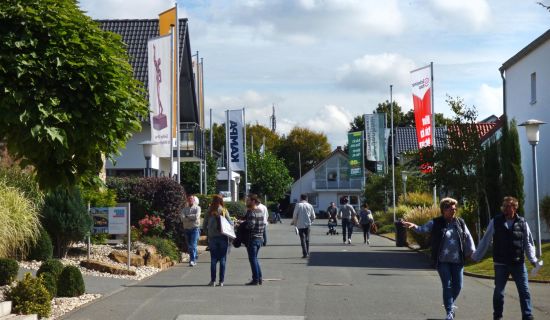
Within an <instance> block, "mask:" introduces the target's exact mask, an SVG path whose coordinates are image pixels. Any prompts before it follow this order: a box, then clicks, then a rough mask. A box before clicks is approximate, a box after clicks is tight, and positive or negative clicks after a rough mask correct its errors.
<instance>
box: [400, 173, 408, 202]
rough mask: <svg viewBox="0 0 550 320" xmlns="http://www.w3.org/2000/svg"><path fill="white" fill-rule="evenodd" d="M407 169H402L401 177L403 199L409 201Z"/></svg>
mask: <svg viewBox="0 0 550 320" xmlns="http://www.w3.org/2000/svg"><path fill="white" fill-rule="evenodd" d="M407 174H408V172H407V171H401V179H402V180H403V200H405V201H407V178H408V176H407Z"/></svg>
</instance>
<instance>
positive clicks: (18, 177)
mask: <svg viewBox="0 0 550 320" xmlns="http://www.w3.org/2000/svg"><path fill="white" fill-rule="evenodd" d="M0 183H4V184H5V185H6V186H8V187H13V188H16V189H17V190H19V191H20V192H21V193H22V194H24V195H25V198H27V199H29V200H30V201H31V203H33V204H34V205H35V206H36V208H37V210H38V212H40V209H41V208H42V205H43V204H44V194H43V193H42V192H41V191H40V189H39V188H38V184H37V183H36V180H35V179H34V177H33V176H32V175H31V174H29V173H27V172H25V171H22V170H21V169H19V168H18V167H17V166H12V167H7V168H5V167H0Z"/></svg>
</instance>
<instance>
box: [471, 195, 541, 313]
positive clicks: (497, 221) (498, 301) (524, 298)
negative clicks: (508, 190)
mask: <svg viewBox="0 0 550 320" xmlns="http://www.w3.org/2000/svg"><path fill="white" fill-rule="evenodd" d="M501 210H502V212H503V214H500V215H497V216H495V217H494V218H493V219H491V221H490V222H489V225H488V226H487V231H485V235H483V239H481V241H480V242H479V246H478V248H477V250H476V251H475V252H474V254H473V255H472V259H473V260H474V261H479V260H481V259H482V258H483V257H484V256H485V253H486V252H487V248H489V244H490V243H491V241H492V242H493V261H494V268H495V290H494V292H493V318H494V319H502V312H503V310H504V288H505V287H506V282H508V277H509V276H510V275H512V278H513V279H514V281H515V282H516V287H517V289H518V294H519V302H520V306H521V313H522V319H523V320H526V319H534V317H533V315H532V314H531V295H530V293H529V282H528V278H527V268H525V256H527V259H528V260H529V261H530V262H531V264H533V266H534V267H537V266H541V265H542V261H538V259H537V257H536V256H535V244H534V243H533V236H532V234H531V230H529V225H528V224H527V221H525V219H524V218H523V217H520V216H519V215H517V210H518V200H517V199H516V198H514V197H504V200H503V201H502V207H501Z"/></svg>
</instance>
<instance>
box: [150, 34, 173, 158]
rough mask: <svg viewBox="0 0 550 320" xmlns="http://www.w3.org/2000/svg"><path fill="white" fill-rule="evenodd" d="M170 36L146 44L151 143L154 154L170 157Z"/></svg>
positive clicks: (154, 39)
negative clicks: (153, 146)
mask: <svg viewBox="0 0 550 320" xmlns="http://www.w3.org/2000/svg"><path fill="white" fill-rule="evenodd" d="M170 39H171V38H170V35H168V36H163V37H158V38H153V39H151V40H149V41H148V42H147V71H148V73H149V77H148V80H149V110H150V112H151V116H150V117H151V119H150V120H151V141H154V142H157V143H158V146H157V147H155V150H156V152H155V154H156V155H157V156H159V157H170V149H171V148H170V128H171V127H172V126H171V124H172V121H171V119H172V117H171V106H170V93H171V84H172V80H171V79H170V62H171V60H172V59H171V55H172V52H171V50H170V49H171V46H170Z"/></svg>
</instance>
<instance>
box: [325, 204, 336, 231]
mask: <svg viewBox="0 0 550 320" xmlns="http://www.w3.org/2000/svg"><path fill="white" fill-rule="evenodd" d="M327 215H328V218H329V219H332V221H334V223H335V224H334V225H335V226H337V225H338V217H337V216H338V207H336V204H335V203H334V202H331V203H330V205H329V206H328V208H327Z"/></svg>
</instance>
